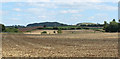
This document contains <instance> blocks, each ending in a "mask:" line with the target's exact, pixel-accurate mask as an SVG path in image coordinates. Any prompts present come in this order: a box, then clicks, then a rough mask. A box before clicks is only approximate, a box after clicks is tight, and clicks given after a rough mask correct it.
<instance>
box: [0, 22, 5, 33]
mask: <svg viewBox="0 0 120 59" xmlns="http://www.w3.org/2000/svg"><path fill="white" fill-rule="evenodd" d="M4 31H5V26H4V25H3V24H0V32H4Z"/></svg>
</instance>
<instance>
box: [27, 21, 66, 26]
mask: <svg viewBox="0 0 120 59" xmlns="http://www.w3.org/2000/svg"><path fill="white" fill-rule="evenodd" d="M35 26H47V27H55V26H68V25H67V24H63V23H58V22H43V23H33V24H28V25H27V27H35Z"/></svg>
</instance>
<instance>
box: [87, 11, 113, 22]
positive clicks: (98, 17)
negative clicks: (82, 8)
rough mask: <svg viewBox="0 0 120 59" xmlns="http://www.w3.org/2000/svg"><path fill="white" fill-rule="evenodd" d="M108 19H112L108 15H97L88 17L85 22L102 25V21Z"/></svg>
mask: <svg viewBox="0 0 120 59" xmlns="http://www.w3.org/2000/svg"><path fill="white" fill-rule="evenodd" d="M110 19H112V18H111V17H109V15H108V14H105V13H99V14H96V15H93V16H91V17H89V18H88V19H87V20H89V21H93V22H98V23H103V22H104V21H110Z"/></svg>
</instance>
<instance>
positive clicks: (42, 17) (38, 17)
mask: <svg viewBox="0 0 120 59" xmlns="http://www.w3.org/2000/svg"><path fill="white" fill-rule="evenodd" d="M38 18H46V16H38Z"/></svg>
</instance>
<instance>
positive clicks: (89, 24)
mask: <svg viewBox="0 0 120 59" xmlns="http://www.w3.org/2000/svg"><path fill="white" fill-rule="evenodd" d="M77 25H78V26H80V25H96V24H95V23H78V24H77Z"/></svg>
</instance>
